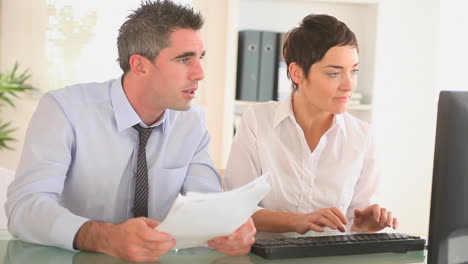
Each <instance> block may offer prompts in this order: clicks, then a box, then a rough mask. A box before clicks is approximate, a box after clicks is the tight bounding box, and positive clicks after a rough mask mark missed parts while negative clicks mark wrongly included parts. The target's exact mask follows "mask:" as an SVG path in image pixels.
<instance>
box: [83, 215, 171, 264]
mask: <svg viewBox="0 0 468 264" xmlns="http://www.w3.org/2000/svg"><path fill="white" fill-rule="evenodd" d="M158 225H159V222H157V221H154V220H151V219H148V218H145V217H139V218H133V219H130V220H127V221H125V222H123V223H121V224H111V223H101V222H94V221H89V222H86V223H85V224H84V225H83V226H82V227H81V228H80V230H78V233H77V234H76V236H75V241H74V247H75V248H76V249H80V250H86V251H93V252H100V253H105V254H108V255H112V256H116V257H119V258H123V259H126V260H130V261H138V262H140V261H156V260H158V259H159V258H160V257H161V256H162V255H164V254H166V253H167V252H168V251H170V250H171V249H172V248H173V247H174V245H175V240H174V239H173V238H172V237H171V236H170V235H169V234H166V233H162V232H158V231H156V230H154V228H155V227H156V226H158Z"/></svg>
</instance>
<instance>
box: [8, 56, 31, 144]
mask: <svg viewBox="0 0 468 264" xmlns="http://www.w3.org/2000/svg"><path fill="white" fill-rule="evenodd" d="M18 67H19V65H18V63H17V62H16V63H15V66H13V69H12V70H11V71H6V72H5V73H0V112H1V107H4V106H5V105H10V106H11V107H15V104H14V102H13V98H15V97H18V94H20V93H24V92H26V91H28V90H34V88H33V87H32V86H31V85H29V84H26V81H27V80H28V79H29V78H30V77H31V74H29V73H28V70H24V71H23V72H22V73H21V74H18V73H17V71H18ZM11 123H12V122H11V121H4V120H3V119H2V116H1V115H0V150H3V149H10V150H11V149H12V148H11V147H10V146H8V143H9V142H11V141H15V138H14V137H13V136H12V133H13V131H15V130H16V128H14V127H12V124H11Z"/></svg>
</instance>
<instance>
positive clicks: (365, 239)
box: [251, 233, 425, 259]
mask: <svg viewBox="0 0 468 264" xmlns="http://www.w3.org/2000/svg"><path fill="white" fill-rule="evenodd" d="M424 244H425V240H424V239H422V238H420V237H417V236H410V235H405V234H400V233H369V234H363V233H360V234H349V235H333V236H314V237H298V238H280V239H258V240H257V241H255V244H254V245H253V246H252V251H251V252H252V253H254V254H257V255H259V256H261V257H264V258H267V259H280V258H302V257H319V256H341V255H352V254H369V253H384V252H407V251H412V250H423V249H424Z"/></svg>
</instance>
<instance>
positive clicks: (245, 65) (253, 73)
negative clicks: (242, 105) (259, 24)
mask: <svg viewBox="0 0 468 264" xmlns="http://www.w3.org/2000/svg"><path fill="white" fill-rule="evenodd" d="M260 41H261V33H260V31H257V30H244V31H240V32H239V46H238V53H237V85H236V86H237V87H236V99H237V100H244V101H257V92H258V91H257V90H258V77H259V72H258V69H259V61H260Z"/></svg>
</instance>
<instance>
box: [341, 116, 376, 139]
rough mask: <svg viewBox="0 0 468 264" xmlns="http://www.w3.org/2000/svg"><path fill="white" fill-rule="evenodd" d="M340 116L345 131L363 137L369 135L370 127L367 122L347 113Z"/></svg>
mask: <svg viewBox="0 0 468 264" xmlns="http://www.w3.org/2000/svg"><path fill="white" fill-rule="evenodd" d="M342 116H343V121H344V123H345V126H346V128H347V130H349V131H353V132H355V133H357V134H360V135H365V136H368V135H369V133H371V131H372V125H371V124H369V123H368V122H366V121H364V120H361V119H359V118H357V117H355V116H354V115H352V114H350V113H348V112H345V113H343V114H342Z"/></svg>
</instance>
